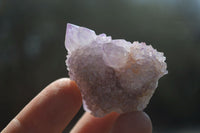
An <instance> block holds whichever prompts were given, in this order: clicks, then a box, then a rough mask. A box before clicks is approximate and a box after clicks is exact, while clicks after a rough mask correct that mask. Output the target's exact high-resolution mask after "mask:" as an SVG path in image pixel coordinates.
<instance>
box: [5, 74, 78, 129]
mask: <svg viewBox="0 0 200 133" xmlns="http://www.w3.org/2000/svg"><path fill="white" fill-rule="evenodd" d="M81 104H82V102H81V94H80V91H79V90H78V87H77V86H76V84H75V82H73V81H71V80H69V79H67V78H63V79H60V80H57V81H55V82H53V83H51V84H50V85H49V86H47V87H46V88H45V89H44V90H43V91H41V92H40V93H39V94H38V95H37V96H36V97H35V98H34V99H33V100H32V101H31V102H30V103H29V104H28V105H26V107H25V108H24V109H23V110H22V111H21V112H20V113H19V114H18V115H17V116H16V117H15V118H14V119H13V120H12V121H11V122H10V123H9V124H8V126H7V127H6V128H5V129H4V130H3V131H2V133H11V132H12V133H44V132H45V133H58V132H62V130H63V129H64V128H65V127H66V125H67V124H68V123H69V122H70V120H71V119H72V118H73V117H74V116H75V114H76V113H77V112H78V110H79V109H80V107H81Z"/></svg>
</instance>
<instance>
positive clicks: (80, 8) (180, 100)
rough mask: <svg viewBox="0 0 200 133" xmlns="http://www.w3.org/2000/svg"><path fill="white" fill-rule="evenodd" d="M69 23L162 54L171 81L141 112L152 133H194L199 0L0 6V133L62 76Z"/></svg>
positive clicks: (199, 79)
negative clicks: (152, 49) (138, 43)
mask: <svg viewBox="0 0 200 133" xmlns="http://www.w3.org/2000/svg"><path fill="white" fill-rule="evenodd" d="M68 22H70V23H73V24H76V25H80V26H84V27H88V28H90V29H94V30H95V31H96V33H97V34H100V33H103V32H104V33H106V34H107V35H112V37H113V38H114V39H117V38H124V39H126V40H129V41H131V42H133V41H140V42H141V41H142V42H146V43H147V44H151V45H152V46H153V47H154V48H157V49H158V51H162V52H164V53H165V56H166V57H167V64H168V71H169V74H168V75H166V76H164V77H163V78H161V79H160V82H159V86H158V88H157V90H156V92H155V95H154V96H153V98H152V99H151V102H150V104H149V106H148V107H147V108H146V109H145V111H146V112H147V113H148V114H149V116H150V117H151V119H152V123H153V127H154V132H155V133H197V132H198V133H199V132H200V114H199V112H200V0H79V1H78V0H57V1H56V0H34V1H33V0H0V130H2V129H3V127H5V126H6V125H7V124H8V122H9V121H10V120H11V119H12V118H13V117H14V116H15V115H16V114H17V113H18V112H19V111H20V110H21V109H22V108H23V107H24V106H25V105H26V104H27V103H28V102H29V101H30V100H31V99H32V98H33V97H34V96H35V95H37V94H38V93H39V92H40V91H41V90H42V89H43V88H44V87H45V86H46V85H48V84H49V83H50V82H52V81H54V80H56V79H58V78H61V77H67V76H68V72H67V69H66V66H65V59H66V54H67V52H66V50H65V48H64V39H65V30H66V23H68ZM82 113H83V110H82V109H81V110H80V111H79V113H78V115H77V116H76V117H75V119H74V120H73V121H72V122H71V123H70V125H69V126H68V127H67V128H66V129H65V131H64V132H68V131H69V130H70V129H71V127H72V126H73V125H74V123H75V122H76V121H77V120H78V118H79V117H80V116H81V115H82Z"/></svg>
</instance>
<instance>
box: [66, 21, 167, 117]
mask: <svg viewBox="0 0 200 133" xmlns="http://www.w3.org/2000/svg"><path fill="white" fill-rule="evenodd" d="M65 39H66V40H65V47H66V49H67V50H68V55H67V60H66V65H67V68H68V71H69V76H70V78H71V79H72V80H74V81H75V82H76V83H77V85H78V87H79V89H80V91H81V93H82V97H83V107H84V109H85V110H86V111H88V112H90V113H91V114H92V115H94V116H96V117H103V116H104V115H106V114H108V113H110V112H118V113H125V112H131V111H141V110H143V109H144V108H145V107H146V106H147V104H148V102H149V100H150V98H151V97H152V95H153V93H154V91H155V89H156V87H157V85H158V79H159V78H161V77H162V76H163V75H165V74H167V70H166V68H167V65H166V63H165V59H166V58H165V57H164V55H163V53H161V52H158V51H157V50H156V49H153V48H152V46H151V45H146V44H145V43H139V42H133V43H131V42H128V41H125V40H123V39H114V40H112V38H111V37H110V36H106V34H100V35H96V33H95V32H94V31H93V30H90V29H87V28H84V27H80V26H76V25H73V24H67V31H66V38H65Z"/></svg>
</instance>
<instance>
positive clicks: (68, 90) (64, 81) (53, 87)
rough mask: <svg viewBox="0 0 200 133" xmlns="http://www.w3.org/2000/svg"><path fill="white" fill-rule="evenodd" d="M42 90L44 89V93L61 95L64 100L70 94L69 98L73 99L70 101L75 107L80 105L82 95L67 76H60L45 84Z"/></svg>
mask: <svg viewBox="0 0 200 133" xmlns="http://www.w3.org/2000/svg"><path fill="white" fill-rule="evenodd" d="M44 91H46V94H48V95H51V94H52V95H59V96H63V97H64V98H66V100H67V99H68V97H69V96H70V98H71V99H73V100H70V101H72V102H73V105H74V106H75V107H80V106H81V105H82V96H81V93H80V90H79V89H78V86H77V85H76V83H75V82H74V81H72V80H70V79H69V78H61V79H58V80H56V81H54V82H53V83H52V84H50V85H49V86H47V87H46V88H45V89H44ZM66 96H68V97H66ZM63 102H64V101H63Z"/></svg>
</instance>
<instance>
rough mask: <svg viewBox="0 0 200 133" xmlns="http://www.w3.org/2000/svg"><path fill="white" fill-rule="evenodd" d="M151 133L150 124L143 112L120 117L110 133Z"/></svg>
mask: <svg viewBox="0 0 200 133" xmlns="http://www.w3.org/2000/svg"><path fill="white" fill-rule="evenodd" d="M122 132H123V133H133V132H136V133H152V123H151V120H150V118H149V116H148V115H147V114H146V113H145V112H141V111H139V112H131V113H126V114H122V115H120V116H119V117H118V118H117V120H116V122H115V124H114V127H113V130H112V133H122Z"/></svg>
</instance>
